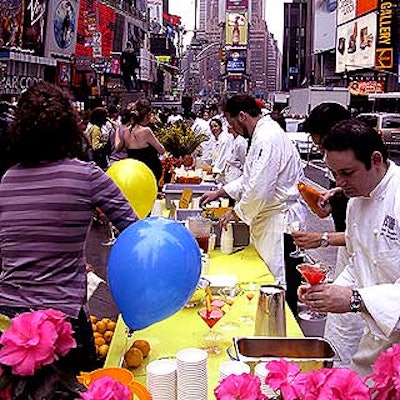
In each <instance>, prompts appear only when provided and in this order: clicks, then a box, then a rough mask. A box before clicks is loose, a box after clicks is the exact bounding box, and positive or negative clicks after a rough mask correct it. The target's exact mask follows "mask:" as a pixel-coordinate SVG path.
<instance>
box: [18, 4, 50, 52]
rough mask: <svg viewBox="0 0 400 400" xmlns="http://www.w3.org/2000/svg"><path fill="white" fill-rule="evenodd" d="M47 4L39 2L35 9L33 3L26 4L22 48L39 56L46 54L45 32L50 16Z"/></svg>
mask: <svg viewBox="0 0 400 400" xmlns="http://www.w3.org/2000/svg"><path fill="white" fill-rule="evenodd" d="M46 3H47V2H46V0H39V1H38V2H37V3H36V5H35V7H33V6H32V1H26V2H25V11H24V28H23V34H22V43H23V44H22V47H23V48H24V49H31V50H33V51H34V52H35V55H37V56H43V54H44V46H45V35H44V30H45V27H46V15H47V14H48V10H47V5H46Z"/></svg>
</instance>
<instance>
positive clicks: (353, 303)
mask: <svg viewBox="0 0 400 400" xmlns="http://www.w3.org/2000/svg"><path fill="white" fill-rule="evenodd" d="M361 305H362V298H361V295H360V293H359V292H358V290H353V292H352V294H351V297H350V311H351V312H359V311H360V310H361Z"/></svg>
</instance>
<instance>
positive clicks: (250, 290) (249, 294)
mask: <svg viewBox="0 0 400 400" xmlns="http://www.w3.org/2000/svg"><path fill="white" fill-rule="evenodd" d="M239 286H240V289H241V290H242V291H243V293H244V294H245V296H246V298H247V309H246V311H245V314H244V315H242V316H241V317H240V321H241V322H243V323H245V324H253V323H254V316H253V312H252V311H253V308H252V300H253V298H254V296H255V295H256V293H257V289H258V285H257V284H256V283H254V282H246V283H241V284H240V285H239Z"/></svg>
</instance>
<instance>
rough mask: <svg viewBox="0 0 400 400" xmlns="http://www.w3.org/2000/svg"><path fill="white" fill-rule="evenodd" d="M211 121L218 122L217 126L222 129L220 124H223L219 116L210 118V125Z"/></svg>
mask: <svg viewBox="0 0 400 400" xmlns="http://www.w3.org/2000/svg"><path fill="white" fill-rule="evenodd" d="M211 122H215V123H216V124H218V126H219V127H220V128H221V129H222V126H223V125H222V121H221V119H220V118H218V117H214V118H212V119H211V121H210V125H211Z"/></svg>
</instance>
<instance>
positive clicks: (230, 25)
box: [225, 11, 248, 46]
mask: <svg viewBox="0 0 400 400" xmlns="http://www.w3.org/2000/svg"><path fill="white" fill-rule="evenodd" d="M247 31H248V15H247V11H237V12H227V13H226V31H225V44H227V45H232V46H246V45H247V33H248V32H247Z"/></svg>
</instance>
